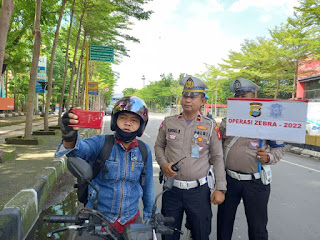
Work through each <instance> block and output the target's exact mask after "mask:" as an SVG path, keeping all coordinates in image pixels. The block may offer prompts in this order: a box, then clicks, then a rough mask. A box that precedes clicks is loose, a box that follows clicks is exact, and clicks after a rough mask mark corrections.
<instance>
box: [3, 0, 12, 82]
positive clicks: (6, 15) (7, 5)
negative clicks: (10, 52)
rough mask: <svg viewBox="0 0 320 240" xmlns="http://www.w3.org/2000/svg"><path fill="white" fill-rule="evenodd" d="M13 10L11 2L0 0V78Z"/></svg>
mask: <svg viewBox="0 0 320 240" xmlns="http://www.w3.org/2000/svg"><path fill="white" fill-rule="evenodd" d="M13 9H14V4H13V0H2V6H1V13H0V33H1V35H0V77H1V75H2V66H3V59H4V50H5V46H6V43H7V35H8V30H9V24H10V20H11V16H12V12H13Z"/></svg>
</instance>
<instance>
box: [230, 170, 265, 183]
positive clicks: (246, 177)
mask: <svg viewBox="0 0 320 240" xmlns="http://www.w3.org/2000/svg"><path fill="white" fill-rule="evenodd" d="M227 174H228V175H229V176H230V177H232V178H234V179H237V180H239V181H241V180H252V179H259V178H261V176H260V173H258V172H257V173H248V174H242V173H237V172H235V171H232V170H229V169H227ZM253 176H254V178H252V177H253Z"/></svg>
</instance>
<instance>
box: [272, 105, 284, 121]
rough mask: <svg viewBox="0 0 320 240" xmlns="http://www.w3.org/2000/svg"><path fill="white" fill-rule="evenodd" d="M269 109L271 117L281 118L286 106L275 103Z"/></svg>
mask: <svg viewBox="0 0 320 240" xmlns="http://www.w3.org/2000/svg"><path fill="white" fill-rule="evenodd" d="M269 109H270V117H274V118H279V117H282V110H284V109H285V108H284V107H283V106H282V105H281V104H279V103H275V104H272V105H271V107H270V108H269Z"/></svg>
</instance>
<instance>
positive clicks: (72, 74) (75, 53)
mask: <svg viewBox="0 0 320 240" xmlns="http://www.w3.org/2000/svg"><path fill="white" fill-rule="evenodd" d="M85 9H86V8H84V9H83V11H82V14H81V17H80V22H79V29H78V35H77V41H76V45H75V48H74V55H73V61H72V69H71V77H70V84H69V95H68V98H67V103H66V110H67V111H68V110H69V108H70V106H69V105H70V100H71V96H72V89H73V87H74V86H73V78H74V71H75V65H76V58H77V51H78V46H79V41H80V34H81V28H82V20H83V17H84V13H85V11H86V10H85Z"/></svg>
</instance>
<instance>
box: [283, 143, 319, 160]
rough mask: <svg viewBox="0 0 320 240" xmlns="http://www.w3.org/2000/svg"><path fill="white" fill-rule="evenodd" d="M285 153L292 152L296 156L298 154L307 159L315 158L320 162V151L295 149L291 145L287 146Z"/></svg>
mask: <svg viewBox="0 0 320 240" xmlns="http://www.w3.org/2000/svg"><path fill="white" fill-rule="evenodd" d="M285 151H286V152H291V153H294V154H298V155H301V156H305V157H313V158H316V159H318V160H320V152H318V151H314V150H310V149H305V148H300V147H294V146H292V145H290V144H287V145H286V146H285Z"/></svg>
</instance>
